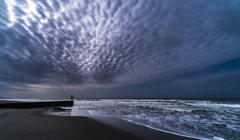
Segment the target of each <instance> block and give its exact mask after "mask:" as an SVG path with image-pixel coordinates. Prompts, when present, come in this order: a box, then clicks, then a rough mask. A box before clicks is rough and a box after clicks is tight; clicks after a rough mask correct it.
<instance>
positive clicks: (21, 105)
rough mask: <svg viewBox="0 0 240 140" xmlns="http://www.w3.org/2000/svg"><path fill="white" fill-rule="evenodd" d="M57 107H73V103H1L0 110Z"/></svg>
mask: <svg viewBox="0 0 240 140" xmlns="http://www.w3.org/2000/svg"><path fill="white" fill-rule="evenodd" d="M55 106H73V101H52V102H17V103H0V108H25V109H27V108H40V107H55Z"/></svg>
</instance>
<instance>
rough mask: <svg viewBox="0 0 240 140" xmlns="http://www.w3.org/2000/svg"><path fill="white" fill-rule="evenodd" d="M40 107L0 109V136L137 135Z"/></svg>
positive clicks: (33, 139)
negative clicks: (48, 113) (59, 114)
mask: <svg viewBox="0 0 240 140" xmlns="http://www.w3.org/2000/svg"><path fill="white" fill-rule="evenodd" d="M48 110H49V108H44V109H1V110H0V126H1V127H0V139H1V140H28V139H29V140H44V139H52V140H55V139H56V140H66V139H72V140H75V139H78V140H80V139H81V140H83V139H84V140H95V139H96V140H101V139H102V140H106V139H109V140H110V139H116V140H123V139H131V140H141V138H140V137H138V136H136V135H133V134H131V133H128V132H126V131H123V130H119V129H117V128H114V127H111V126H109V125H106V124H103V123H100V122H97V121H95V120H93V119H90V118H87V117H71V116H54V115H46V114H45V113H44V112H46V111H48Z"/></svg>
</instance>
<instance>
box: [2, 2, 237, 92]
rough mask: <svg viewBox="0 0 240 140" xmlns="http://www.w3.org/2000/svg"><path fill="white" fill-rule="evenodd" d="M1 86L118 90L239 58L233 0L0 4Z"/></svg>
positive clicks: (235, 11)
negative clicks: (119, 87)
mask: <svg viewBox="0 0 240 140" xmlns="http://www.w3.org/2000/svg"><path fill="white" fill-rule="evenodd" d="M0 7H1V9H0V65H1V66H0V81H1V82H4V83H11V84H14V83H19V84H36V85H41V84H43V85H64V86H79V87H87V86H96V87H98V86H116V85H118V86H120V85H125V84H135V83H143V82H147V81H149V80H152V79H159V78H164V77H169V76H174V75H178V74H183V73H187V72H191V71H195V70H199V69H203V68H206V67H209V66H212V65H215V64H220V63H223V62H226V61H230V60H233V59H236V58H238V57H240V53H239V52H240V47H239V46H240V26H239V25H240V16H239V15H240V1H239V0H231V1H226V0H211V1H209V0H201V1H199V0H171V1H170V0H69V1H65V0H47V1H45V0H25V1H24V0H21V1H17V0H5V2H1V6H0Z"/></svg>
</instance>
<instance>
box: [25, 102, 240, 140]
mask: <svg viewBox="0 0 240 140" xmlns="http://www.w3.org/2000/svg"><path fill="white" fill-rule="evenodd" d="M24 101H35V100H29V99H25V100H24ZM38 101H39V100H38ZM48 101H50V100H48ZM73 108H77V109H80V110H85V111H88V112H89V113H90V114H91V115H96V116H109V117H115V118H120V119H123V120H126V121H129V122H132V123H136V124H140V125H144V126H146V127H149V128H151V129H155V130H158V131H164V132H167V133H173V134H176V135H182V136H188V137H193V138H198V139H210V140H240V100H238V99H211V100H210V99H209V100H203V99H199V100H191V99H76V100H75V101H74V106H73Z"/></svg>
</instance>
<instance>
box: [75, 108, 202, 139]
mask: <svg viewBox="0 0 240 140" xmlns="http://www.w3.org/2000/svg"><path fill="white" fill-rule="evenodd" d="M76 110H78V109H76ZM71 116H72V117H75V116H84V117H89V118H92V119H95V120H97V121H100V122H102V123H105V124H109V125H111V126H114V127H116V128H119V129H122V130H125V131H128V132H130V133H133V134H135V135H138V136H140V137H142V138H145V139H149V140H159V139H163V140H165V139H166V140H201V139H202V138H197V137H191V136H187V135H181V134H177V133H174V132H169V131H164V130H159V129H155V128H152V127H149V126H146V125H143V124H139V123H135V122H132V121H129V120H125V119H122V118H115V117H111V116H97V115H92V114H91V113H90V112H88V111H86V110H79V111H77V112H76V111H75V112H74V111H72V112H71Z"/></svg>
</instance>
